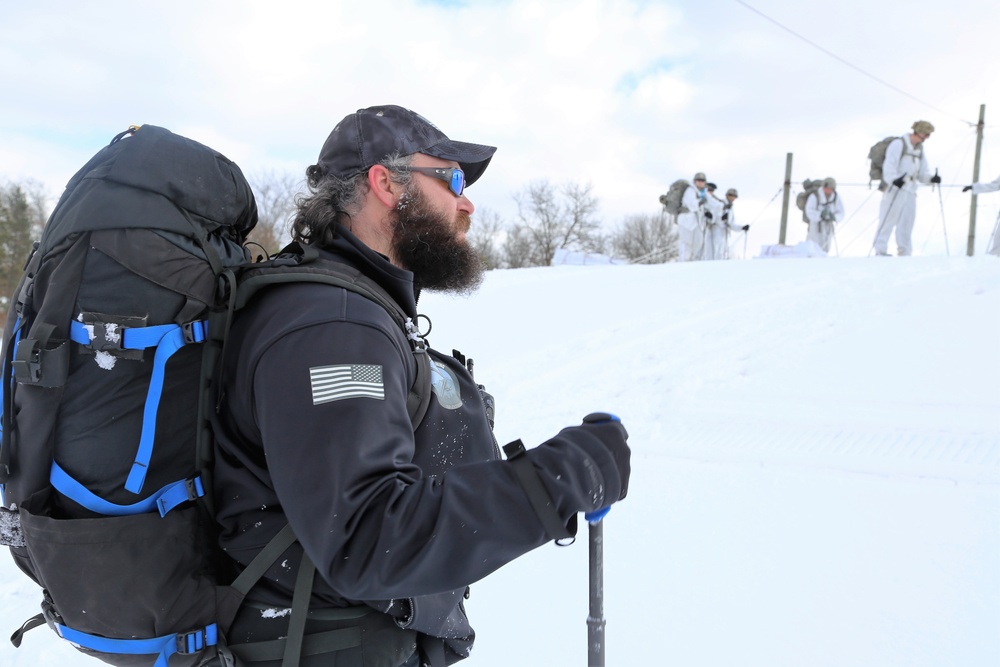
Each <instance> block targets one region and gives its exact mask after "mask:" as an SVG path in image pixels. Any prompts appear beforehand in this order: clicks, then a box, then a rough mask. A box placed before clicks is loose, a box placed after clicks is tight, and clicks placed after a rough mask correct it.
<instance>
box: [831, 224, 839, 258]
mask: <svg viewBox="0 0 1000 667" xmlns="http://www.w3.org/2000/svg"><path fill="white" fill-rule="evenodd" d="M830 234H832V235H833V249H834V250H836V251H837V257H840V244H839V243H837V225H835V224H833V223H832V222H831V223H830Z"/></svg>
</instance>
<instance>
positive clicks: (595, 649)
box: [583, 507, 611, 667]
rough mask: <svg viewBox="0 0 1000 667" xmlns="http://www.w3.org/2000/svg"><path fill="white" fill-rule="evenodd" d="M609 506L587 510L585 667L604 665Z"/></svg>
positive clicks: (585, 516)
mask: <svg viewBox="0 0 1000 667" xmlns="http://www.w3.org/2000/svg"><path fill="white" fill-rule="evenodd" d="M610 511H611V507H605V508H604V509H599V510H597V511H596V512H587V513H586V514H584V515H583V516H584V518H585V519H586V520H587V525H588V527H589V531H590V613H589V614H588V615H587V667H604V643H605V642H604V627H605V625H607V623H606V622H605V620H604V522H603V521H602V519H603V518H604V517H605V516H606V515H607V513H608V512H610Z"/></svg>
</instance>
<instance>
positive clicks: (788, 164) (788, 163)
mask: <svg viewBox="0 0 1000 667" xmlns="http://www.w3.org/2000/svg"><path fill="white" fill-rule="evenodd" d="M791 188H792V154H791V153H789V154H788V155H787V156H786V157H785V198H784V200H783V201H782V202H781V235H780V236H778V244H779V245H785V230H786V229H787V228H788V196H789V194H790V193H791Z"/></svg>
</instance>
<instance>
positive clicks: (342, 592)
mask: <svg viewBox="0 0 1000 667" xmlns="http://www.w3.org/2000/svg"><path fill="white" fill-rule="evenodd" d="M495 151H496V149H495V148H494V147H492V146H484V145H480V144H471V143H466V142H460V141H453V140H451V139H449V138H448V137H447V136H446V135H445V134H444V133H442V132H441V131H440V130H438V129H437V128H436V127H435V126H434V125H433V124H431V123H430V122H429V121H427V120H426V119H425V118H423V117H422V116H420V115H418V114H416V113H414V112H412V111H410V110H408V109H404V108H401V107H398V106H379V107H371V108H368V109H361V110H359V111H357V112H356V113H353V114H350V115H348V116H347V117H345V118H344V119H343V120H342V121H341V122H340V123H339V124H338V125H337V126H336V127H335V128H334V129H333V131H332V132H331V134H330V136H329V138H328V139H327V140H326V143H325V144H324V145H323V148H322V150H321V151H320V156H319V160H318V162H317V163H316V164H315V165H313V166H311V167H309V168H308V169H307V170H306V176H307V183H308V186H309V190H310V194H309V195H308V196H307V197H305V198H304V199H302V200H301V201H300V202H299V204H298V213H297V217H296V219H295V221H294V223H293V232H294V237H295V241H296V243H297V244H298V247H299V248H306V249H308V250H309V251H310V252H312V253H313V254H316V255H318V257H319V259H320V260H321V261H323V262H334V263H337V264H339V265H342V266H346V267H348V268H349V269H351V270H353V271H356V272H357V273H358V274H359V275H361V276H364V278H365V280H367V281H371V282H374V283H375V284H376V285H377V286H378V288H379V290H380V293H381V294H382V301H383V302H384V301H385V300H386V299H388V300H390V301H391V302H392V304H391V305H392V308H387V307H386V306H385V303H376V301H375V300H373V299H371V298H368V297H367V296H364V295H362V294H359V293H358V292H356V291H353V290H351V289H346V288H341V287H337V286H332V285H329V284H319V283H304V282H295V283H289V284H282V285H277V286H272V287H269V288H267V289H266V290H264V291H263V293H262V294H260V295H259V296H257V297H256V299H257V302H255V303H254V304H253V305H252V307H247V308H244V309H243V310H242V311H240V314H239V315H238V316H237V319H236V321H235V322H234V324H233V328H232V332H231V334H230V336H229V338H228V339H227V341H228V342H227V349H226V351H225V358H224V366H223V374H222V383H223V384H222V390H223V399H222V401H221V403H220V406H219V411H218V417H217V419H216V420H215V424H214V427H215V432H216V466H215V471H216V478H215V483H214V489H215V510H216V518H217V520H218V522H219V524H220V525H221V536H220V542H221V544H222V546H223V548H224V549H225V550H226V552H227V554H228V555H229V556H230V557H231V558H232V559H233V561H234V564H235V569H236V571H237V573H238V572H239V571H241V570H243V569H244V568H248V566H249V565H250V563H251V562H252V561H253V560H254V558H255V557H258V556H259V555H260V554H262V553H263V552H268V551H274V552H276V553H269V554H268V562H273V565H272V566H271V567H270V569H268V570H267V572H266V575H265V576H264V577H263V578H261V579H260V581H259V582H258V583H257V584H256V585H255V586H254V587H253V589H251V590H250V592H249V595H248V596H247V602H245V603H244V605H243V607H242V608H241V610H240V612H239V614H238V615H237V618H236V621H235V623H234V624H233V627H232V629H231V630H230V632H229V636H228V637H227V638H226V640H227V643H228V645H229V646H230V647H231V649H232V651H233V653H235V654H236V657H237V658H238V659H239V661H240V664H246V665H255V664H257V665H277V664H278V662H277V661H278V660H280V659H281V658H282V656H285V661H284V662H283V663H282V664H293V665H303V666H308V665H338V666H339V667H345V666H346V667H351V666H357V667H361V666H362V665H363V666H364V667H401V666H405V667H411V666H412V667H416V666H418V665H419V666H424V665H429V666H432V667H440V666H443V665H449V664H452V663H454V662H456V661H458V660H461V659H462V658H465V657H467V656H468V655H469V651H470V650H471V648H472V643H473V640H474V636H475V635H474V633H473V631H472V627H471V626H470V624H469V621H468V618H467V617H466V615H465V609H464V606H463V603H462V601H463V599H464V598H465V597H467V596H468V594H469V589H468V586H469V584H471V583H473V582H475V581H477V580H479V579H481V578H482V577H484V576H486V575H487V574H489V573H490V572H492V571H494V570H496V569H497V568H499V567H501V566H502V565H504V564H505V563H507V562H510V561H511V560H513V559H515V558H517V557H519V556H521V555H522V554H524V553H526V552H528V551H530V550H532V549H534V548H536V547H538V546H540V545H542V544H544V543H546V542H547V541H549V540H551V539H554V538H559V537H565V536H566V535H568V534H572V533H573V532H574V530H575V520H576V514H577V513H578V512H581V511H593V510H597V509H600V508H602V507H605V506H607V505H609V504H611V503H613V502H616V501H618V500H620V499H622V498H624V497H625V494H626V492H627V490H628V480H629V473H630V453H629V448H628V445H627V442H626V441H627V437H628V434H627V433H626V431H625V429H624V427H623V426H622V424H621V422H620V421H619V420H618V419H617V418H616V417H614V416H613V415H609V414H606V413H594V414H591V415H588V416H587V417H585V418H584V420H583V423H582V424H580V425H576V426H571V427H568V428H564V429H562V430H561V431H560V432H559V434H558V435H556V436H555V437H554V438H552V439H550V440H547V441H545V442H543V443H542V444H540V445H538V446H537V447H535V448H533V449H531V450H527V451H526V450H524V449H523V448H513V449H511V450H510V451H511V455H510V458H508V459H507V460H503V459H502V458H501V455H500V451H499V448H498V447H497V445H496V441H495V439H494V438H493V434H492V422H493V419H492V408H493V399H492V397H491V396H490V395H489V394H486V393H485V391H484V390H483V388H482V386H481V385H477V383H476V381H475V380H473V377H472V374H471V372H470V370H469V369H468V368H467V363H466V361H465V358H464V357H463V356H462V355H461V354H460V353H457V352H455V353H453V354H452V355H445V354H441V353H439V352H437V351H436V350H434V349H433V348H431V347H430V346H429V345H428V344H427V342H426V341H425V340H424V338H423V337H422V336H421V334H420V332H419V331H417V328H416V326H415V325H414V323H415V322H416V321H417V312H416V302H417V298H418V296H419V293H420V291H421V290H422V289H427V290H444V291H458V292H469V291H471V290H473V289H474V288H475V287H476V286H478V285H479V283H480V282H481V280H482V266H481V263H480V261H479V259H478V257H477V256H476V254H475V252H474V251H473V250H472V248H471V247H470V245H469V243H468V242H467V240H466V233H467V232H468V230H469V226H470V224H472V217H471V216H472V213H473V211H474V210H475V207H474V206H473V205H472V202H471V201H470V200H469V199H468V197H467V196H466V192H465V188H466V187H467V186H469V185H471V184H472V183H474V182H475V181H476V180H477V179H479V177H480V176H482V174H483V172H484V171H485V170H486V167H487V166H488V165H489V163H490V160H491V159H492V157H493V154H494V152H495ZM392 312H397V313H399V314H400V315H401V317H400V318H394V317H393V316H392V314H391V313H392ZM398 320H403V321H404V322H405V324H404V326H400V322H399V321H398ZM428 362H429V363H428ZM422 365H423V366H427V367H429V372H427V373H425V374H423V377H424V378H429V379H427V380H426V381H427V382H429V384H430V388H429V389H428V390H427V391H426V392H421V391H420V387H419V385H420V383H421V381H422V380H421V376H422V374H421V370H420V369H421V367H422ZM422 393H423V394H425V395H426V400H424V399H421V398H420V396H421V394H422ZM415 396H416V397H417V398H416V400H414V397H415ZM421 403H422V405H420V406H419V407H418V409H417V410H414V409H413V407H414V405H419V404H421ZM289 531H290V532H289ZM283 533H288V534H293V535H294V540H295V541H294V543H291V544H290V546H289V545H288V544H287V543H281V542H280V540H278V539H277V538H276V536H280V535H281V534H283ZM276 540H277V541H276ZM275 544H280V546H274V545H275ZM313 568H314V571H315V578H314V580H313V579H310V577H311V574H312V572H313ZM250 569H252V568H250ZM303 582H305V583H303ZM303 588H304V589H305V598H307V599H308V614H305V615H303V614H301V613H297V612H301V611H302V609H301V606H300V605H299V604H298V603H297V602H295V603H293V599H295V600H296V601H297V599H298V597H302V596H301V591H302V589H303ZM289 608H291V613H290V614H289V613H288V612H289ZM289 617H290V618H289ZM303 634H304V639H303V638H302V635H303ZM292 641H294V642H295V643H296V644H297V645H296V646H295V647H294V649H295V650H294V651H289V644H290V643H291V642H292ZM295 653H298V654H300V656H301V657H299V658H296V657H291V658H289V657H288V656H289V655H292V654H295Z"/></svg>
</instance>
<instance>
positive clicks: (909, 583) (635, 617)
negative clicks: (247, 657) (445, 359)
mask: <svg viewBox="0 0 1000 667" xmlns="http://www.w3.org/2000/svg"><path fill="white" fill-rule="evenodd" d="M421 310H423V311H424V312H426V313H428V314H429V315H430V316H431V318H432V319H433V322H434V330H433V332H432V333H431V336H430V337H431V341H432V343H433V344H434V345H435V347H437V348H438V349H442V350H447V349H451V348H453V347H454V348H458V349H460V350H461V351H462V352H464V353H466V354H467V355H469V356H472V357H473V358H474V359H475V361H476V376H477V379H479V381H480V382H483V383H484V384H486V385H487V387H488V388H489V389H490V390H491V391H492V392H493V393H494V394H495V396H496V398H497V421H498V424H497V431H498V438H499V439H500V440H501V443H502V442H506V441H509V440H512V439H514V438H518V437H519V438H522V439H523V440H524V441H525V443H526V444H528V445H529V446H532V445H533V444H537V443H538V442H539V441H541V440H543V439H545V438H547V437H549V436H551V435H552V434H554V433H555V432H556V431H557V430H558V429H559V428H561V427H562V426H564V425H567V424H571V423H576V422H578V421H579V419H580V418H581V417H582V416H583V415H585V414H586V413H588V412H591V411H593V410H608V411H613V412H616V413H617V414H619V415H620V416H621V417H622V420H623V422H624V423H625V425H626V426H627V428H628V429H629V432H630V434H631V438H630V442H631V444H632V446H633V452H634V455H633V470H634V472H633V476H632V483H631V490H630V493H629V497H628V499H627V500H626V501H625V502H623V503H622V504H620V505H618V506H616V507H615V508H614V509H613V510H612V512H611V513H610V514H609V515H608V517H607V519H606V521H605V559H606V566H605V567H606V572H605V617H606V619H607V623H608V625H607V664H608V665H640V664H643V665H651V664H668V665H683V666H685V667H694V666H709V665H711V666H716V665H719V666H724V665H740V666H741V667H777V666H787V667H800V666H802V665H810V666H811V667H825V666H829V667H845V666H859V667H860V666H869V665H872V666H876V665H877V666H879V667H885V666H890V665H899V666H906V667H921V666H926V667H931V666H933V667H940V666H942V665H962V666H972V665H997V664H1000V260H998V259H997V258H995V257H976V258H965V257H952V258H947V257H915V258H889V259H884V258H870V259H869V258H853V259H804V258H794V259H769V260H748V261H731V262H712V263H694V264H667V265H659V266H610V265H609V266H559V267H552V268H541V269H522V270H516V271H501V272H493V273H490V274H489V275H488V277H487V280H486V282H485V284H484V286H483V288H482V289H481V290H480V292H479V293H478V294H477V295H475V296H473V297H471V298H461V297H442V296H438V295H425V296H424V297H423V298H422V300H421ZM586 542H587V532H586V528H582V530H581V535H580V539H578V541H577V543H576V544H575V545H573V546H570V547H565V548H560V547H556V546H546V547H543V548H541V549H538V550H536V551H534V552H532V553H531V554H528V555H527V556H525V557H524V558H522V559H520V560H519V561H517V562H515V563H512V564H510V565H508V566H507V567H506V568H504V569H502V570H501V571H499V572H497V573H496V574H494V575H493V576H491V577H489V578H487V579H486V580H485V581H483V582H480V583H479V584H477V585H476V586H474V587H473V594H472V598H471V599H470V600H469V604H468V609H469V613H470V616H471V617H472V619H473V622H474V624H475V625H476V627H477V630H478V632H479V639H478V642H477V646H476V650H475V652H474V653H473V657H472V658H470V659H469V660H468V661H467V662H466V663H465V664H468V665H470V667H473V666H478V667H499V666H501V665H502V666H504V667H509V666H510V665H585V664H586V660H587V653H586V636H587V630H586V616H587V545H586ZM0 594H2V596H3V599H4V600H5V601H6V604H5V605H3V607H2V609H0V628H7V629H8V630H10V631H13V630H14V629H15V628H16V627H17V626H19V625H20V623H21V622H22V621H23V620H24V619H25V618H27V617H28V616H30V615H32V614H34V613H35V611H36V609H37V606H36V605H37V591H36V590H35V588H34V586H33V585H31V584H30V583H28V582H27V580H26V579H24V578H22V577H20V576H19V575H18V573H17V572H16V570H15V568H14V566H13V565H12V564H11V563H10V562H9V560H8V559H5V558H4V559H0ZM55 664H60V665H62V666H63V667H72V666H74V665H97V664H100V663H97V662H95V661H92V660H90V659H88V658H84V657H82V656H80V655H78V654H76V653H75V652H74V651H73V650H72V649H71V648H69V647H67V646H64V645H62V644H61V642H60V641H59V640H58V639H56V638H55V637H54V636H53V635H52V634H51V633H50V632H49V631H48V630H45V629H39V630H36V631H33V632H32V633H30V634H29V635H28V636H27V637H26V639H25V642H24V645H23V646H22V648H21V649H18V650H14V649H13V648H12V647H10V645H9V644H6V643H2V642H0V665H19V666H23V665H55Z"/></svg>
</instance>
